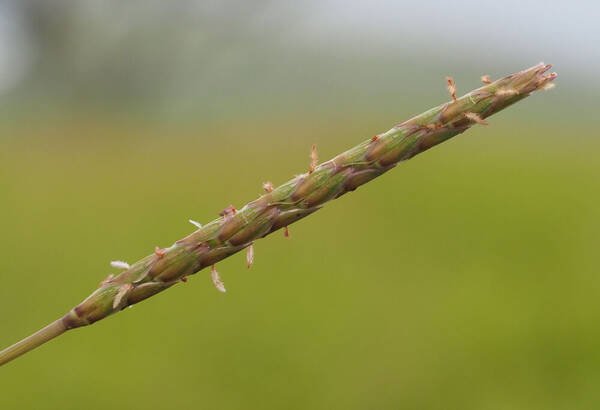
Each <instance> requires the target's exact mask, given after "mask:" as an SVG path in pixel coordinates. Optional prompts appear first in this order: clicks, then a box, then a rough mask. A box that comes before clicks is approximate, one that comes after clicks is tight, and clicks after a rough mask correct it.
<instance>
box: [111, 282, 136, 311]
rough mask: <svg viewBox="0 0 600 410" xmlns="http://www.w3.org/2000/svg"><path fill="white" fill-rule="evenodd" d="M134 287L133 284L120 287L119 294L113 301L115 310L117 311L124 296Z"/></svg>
mask: <svg viewBox="0 0 600 410" xmlns="http://www.w3.org/2000/svg"><path fill="white" fill-rule="evenodd" d="M132 287H133V285H132V284H131V283H124V284H122V285H121V286H120V287H119V291H118V292H117V294H116V296H115V299H114V300H113V309H116V308H117V306H119V305H120V304H121V300H122V299H123V296H125V295H126V294H127V292H129V290H130V289H131V288H132Z"/></svg>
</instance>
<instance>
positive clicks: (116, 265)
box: [110, 261, 131, 269]
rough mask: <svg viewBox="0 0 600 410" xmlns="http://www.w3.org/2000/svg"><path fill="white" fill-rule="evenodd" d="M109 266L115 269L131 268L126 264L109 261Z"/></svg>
mask: <svg viewBox="0 0 600 410" xmlns="http://www.w3.org/2000/svg"><path fill="white" fill-rule="evenodd" d="M110 266H112V267H113V268H116V269H129V268H130V267H131V266H129V264H128V263H127V262H123V261H111V262H110Z"/></svg>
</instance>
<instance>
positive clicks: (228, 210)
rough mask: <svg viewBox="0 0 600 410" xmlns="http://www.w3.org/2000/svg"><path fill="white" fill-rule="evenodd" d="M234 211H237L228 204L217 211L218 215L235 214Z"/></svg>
mask: <svg viewBox="0 0 600 410" xmlns="http://www.w3.org/2000/svg"><path fill="white" fill-rule="evenodd" d="M236 212H237V211H236V210H235V208H234V207H233V205H229V206H228V207H227V208H225V209H224V210H222V211H221V212H219V215H220V216H231V215H235V213H236Z"/></svg>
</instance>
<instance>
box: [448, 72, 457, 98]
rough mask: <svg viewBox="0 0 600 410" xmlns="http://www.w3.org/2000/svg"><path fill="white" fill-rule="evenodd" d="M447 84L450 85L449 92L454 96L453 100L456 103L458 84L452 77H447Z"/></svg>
mask: <svg viewBox="0 0 600 410" xmlns="http://www.w3.org/2000/svg"><path fill="white" fill-rule="evenodd" d="M446 83H447V84H448V92H449V93H450V95H451V96H452V100H454V101H456V84H454V80H453V79H452V77H446Z"/></svg>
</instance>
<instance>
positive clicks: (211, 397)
mask: <svg viewBox="0 0 600 410" xmlns="http://www.w3.org/2000/svg"><path fill="white" fill-rule="evenodd" d="M552 97H553V95H551V94H545V95H542V96H536V97H533V98H531V99H528V100H526V101H524V102H522V103H519V104H518V105H517V106H515V107H513V108H511V109H509V110H507V111H506V112H503V113H501V114H499V115H498V116H497V117H494V118H493V119H492V125H491V126H490V127H487V128H483V127H476V128H475V129H473V130H472V131H470V132H468V133H466V134H464V135H461V136H458V137H457V138H456V139H454V140H452V141H450V142H448V143H445V144H443V145H441V146H439V147H436V148H434V149H432V150H431V151H429V152H426V153H425V154H423V155H421V156H418V157H416V158H414V159H413V160H411V161H409V162H406V163H404V164H401V165H400V166H399V167H398V168H397V169H395V170H393V171H392V172H390V173H388V174H386V175H384V176H383V177H381V178H380V179H378V180H376V181H374V182H373V183H370V184H368V185H366V186H364V187H362V188H360V189H359V190H358V191H356V192H355V193H353V194H350V195H348V196H345V197H343V198H341V199H340V200H339V201H334V202H333V203H331V204H329V205H328V206H326V207H325V209H323V210H321V211H320V212H318V213H317V214H315V215H313V216H312V217H310V218H308V219H306V220H303V221H301V222H299V223H298V224H296V225H294V226H292V227H291V234H292V237H291V238H290V239H285V238H283V237H282V235H274V236H272V237H269V238H267V239H265V240H261V241H259V242H258V243H257V245H256V263H255V265H254V267H253V268H252V269H251V270H250V271H247V269H246V267H245V262H244V258H243V256H242V255H236V256H234V257H232V258H229V259H228V260H226V261H224V262H223V263H220V264H219V267H220V269H219V270H220V272H221V274H222V276H223V279H224V280H225V283H226V285H227V289H228V293H227V294H225V295H223V294H219V293H218V292H216V291H215V290H214V288H213V287H212V286H211V284H210V281H209V278H208V273H207V272H206V271H203V272H200V273H199V274H197V275H195V276H194V277H193V278H192V279H191V281H190V282H189V283H187V284H182V285H178V286H176V287H175V288H173V289H171V290H169V291H168V292H165V293H164V294H161V295H159V296H157V297H156V298H152V299H151V300H149V301H146V302H144V303H141V304H139V305H136V306H135V307H134V308H133V309H130V310H126V311H125V312H122V313H120V314H118V315H117V316H115V317H112V318H109V319H107V320H106V321H103V322H100V323H98V324H95V325H94V326H91V327H88V328H83V329H81V330H76V331H73V332H69V333H67V334H66V335H64V336H62V337H61V338H59V339H58V340H56V341H53V342H51V343H50V344H48V345H45V346H43V347H41V348H39V349H38V350H36V351H34V352H32V353H30V354H28V355H26V356H24V357H22V358H20V359H18V361H15V362H14V363H11V364H10V365H8V366H6V367H5V368H3V369H2V370H1V371H0V386H2V388H1V390H2V391H3V392H4V393H2V394H1V395H0V408H3V409H4V408H6V409H16V408H23V409H25V408H27V409H29V408H32V409H33V408H57V409H58V408H60V409H81V408H86V409H106V408H156V409H166V408H213V409H249V408H259V409H267V408H273V409H276V408H289V409H308V408H311V409H333V408H335V409H342V408H343V409H365V408H381V409H398V408H419V409H447V408H456V409H459V408H460V409H479V410H482V409H506V408H510V409H527V410H532V409H544V410H548V409H572V408H594V407H597V406H598V404H599V403H600V394H599V393H598V389H597V386H598V382H599V381H600V380H599V377H598V371H597V369H598V366H599V365H600V355H599V353H598V348H597V346H598V342H599V341H600V340H599V339H600V331H599V330H598V325H597V323H598V321H597V312H598V310H599V308H600V302H599V301H598V298H597V294H598V290H599V287H600V279H598V277H597V260H596V259H597V258H596V254H597V245H598V240H597V235H598V231H599V228H600V209H599V207H598V201H599V200H600V194H599V192H600V190H599V188H600V163H598V161H597V152H598V148H599V146H598V142H597V141H594V140H592V139H586V138H579V137H577V136H581V135H582V134H585V133H588V134H589V132H590V130H589V129H584V128H582V129H573V128H558V129H557V128H550V127H549V126H548V125H547V123H548V121H546V120H544V118H543V117H541V116H538V117H536V119H535V120H532V121H524V120H523V119H522V117H521V116H519V115H518V114H517V112H520V113H527V112H528V111H529V110H531V111H534V112H535V110H536V109H537V110H539V108H540V105H543V104H544V102H545V101H546V100H547V99H551V98H552ZM414 108H417V107H413V109H414ZM421 108H426V107H421ZM412 113H414V111H413V112H410V113H409V112H408V111H405V112H402V110H400V112H398V113H397V115H396V117H395V118H394V119H392V118H389V119H388V121H387V123H384V122H383V121H382V120H381V119H380V118H378V117H377V116H370V117H367V118H355V119H353V118H350V119H347V120H346V121H341V122H336V123H335V124H334V123H330V124H327V123H326V122H325V121H323V123H312V124H311V123H309V122H306V123H303V122H301V121H300V120H299V119H296V121H295V122H294V123H293V126H290V125H289V123H287V122H286V121H283V120H277V119H272V120H268V119H260V120H255V121H251V120H250V119H248V120H245V121H243V127H242V126H240V124H239V123H236V124H231V125H227V126H226V125H223V126H220V127H218V128H210V127H203V126H202V125H201V124H196V126H194V127H192V126H186V127H179V128H178V127H170V128H169V127H163V128H162V129H161V128H155V127H150V126H144V125H143V124H140V123H133V124H127V123H126V122H122V121H103V120H99V119H94V118H87V119H83V120H77V119H72V120H70V121H65V122H62V123H58V122H57V123H53V124H50V123H48V122H45V121H41V122H35V121H32V122H31V123H22V124H21V125H19V126H11V127H9V128H7V129H5V132H6V133H5V134H4V135H6V137H5V140H4V142H3V146H4V148H3V150H2V151H1V153H0V187H1V189H2V192H4V193H5V196H4V200H2V201H0V225H1V226H2V235H1V236H0V241H1V242H0V245H1V246H0V260H1V261H2V262H1V265H2V266H1V269H0V270H1V272H2V276H1V277H2V286H1V287H0V310H1V311H2V312H3V314H2V317H3V320H2V333H1V334H0V344H1V345H3V346H5V345H8V344H10V343H12V342H14V341H16V340H17V339H18V338H19V337H22V336H25V335H26V334H29V332H31V331H33V330H36V329H37V328H39V327H40V326H42V325H44V324H46V323H47V322H50V321H51V320H53V319H55V318H57V317H58V316H59V315H62V314H63V313H65V312H66V311H67V310H68V309H69V308H71V307H72V306H73V305H75V304H76V303H78V302H79V301H80V300H81V299H82V298H83V297H85V296H87V295H88V294H89V293H90V292H91V291H92V290H93V289H94V287H95V286H96V285H97V283H98V282H99V281H100V280H102V279H103V278H104V277H105V276H106V275H107V274H108V273H109V272H110V271H111V269H110V267H109V266H108V261H110V260H114V259H125V260H128V261H130V262H133V261H134V260H136V259H138V258H140V257H142V256H145V255H146V254H148V253H149V252H151V250H152V249H153V246H154V245H155V244H159V245H161V246H167V245H169V244H171V243H172V242H173V241H175V240H177V239H179V238H180V237H182V236H184V235H186V234H187V233H188V232H190V231H191V230H192V227H191V225H189V224H188V223H187V222H186V221H187V219H189V218H193V219H196V220H199V221H201V222H207V221H209V220H212V219H213V218H214V217H216V215H217V212H218V211H220V210H221V209H222V208H224V207H225V206H227V205H229V204H230V203H231V204H234V205H236V206H241V205H243V204H244V203H246V202H247V201H249V200H251V199H253V198H255V197H256V196H257V195H258V194H259V193H260V184H261V182H262V181H264V180H266V179H271V180H272V181H273V182H274V183H281V182H284V181H285V180H286V179H287V178H288V177H290V176H291V175H293V174H294V173H297V172H300V171H302V170H303V169H305V168H306V166H307V162H308V157H307V155H308V148H309V147H310V144H311V143H313V142H317V143H318V144H319V148H320V153H321V158H322V159H327V158H329V157H331V156H333V155H335V154H336V153H337V152H341V151H342V150H345V149H346V148H348V147H350V146H352V145H354V144H355V143H357V142H359V141H361V140H362V139H364V138H365V137H368V136H369V135H372V134H373V133H375V132H380V131H384V130H386V129H387V128H389V127H390V126H391V125H393V124H394V120H398V121H399V120H401V119H404V118H407V117H408V116H409V115H410V114H412ZM369 122H372V123H371V124H369ZM175 134H176V135H175Z"/></svg>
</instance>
